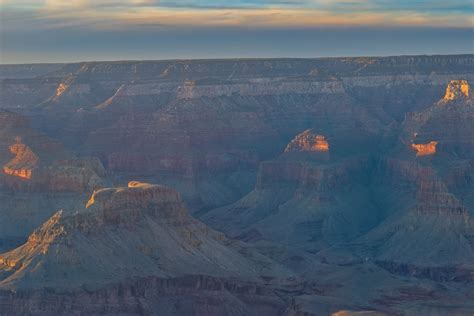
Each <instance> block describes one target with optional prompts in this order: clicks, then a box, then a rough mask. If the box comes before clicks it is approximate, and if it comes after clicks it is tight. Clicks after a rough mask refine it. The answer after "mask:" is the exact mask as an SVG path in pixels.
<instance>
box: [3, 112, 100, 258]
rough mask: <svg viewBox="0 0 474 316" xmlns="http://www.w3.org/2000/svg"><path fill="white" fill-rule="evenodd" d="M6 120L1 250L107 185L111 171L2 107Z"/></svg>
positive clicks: (4, 120)
mask: <svg viewBox="0 0 474 316" xmlns="http://www.w3.org/2000/svg"><path fill="white" fill-rule="evenodd" d="M0 122H1V124H0V165H1V166H2V170H1V172H0V249H7V247H8V244H10V243H12V244H16V243H17V241H18V240H22V239H24V238H26V237H27V235H28V234H29V233H30V232H31V231H32V229H34V228H35V227H37V226H38V225H39V224H40V223H42V222H43V221H44V220H45V219H46V218H48V217H49V216H51V214H52V213H53V212H55V211H56V210H57V209H58V208H61V207H65V206H68V205H74V204H77V203H81V201H82V199H83V198H84V194H89V193H90V192H91V191H92V190H94V189H95V188H98V187H101V186H103V185H104V184H105V183H106V180H105V177H106V174H105V173H106V172H105V170H104V168H103V166H102V164H101V162H100V161H99V160H98V159H93V158H80V159H78V158H74V156H73V155H71V154H69V153H68V152H67V151H65V150H64V148H63V146H62V145H61V144H60V143H59V142H57V141H54V140H51V139H50V138H48V137H47V136H46V135H44V134H42V133H41V132H39V131H37V130H35V129H33V128H31V127H30V125H29V122H28V120H27V119H25V118H24V117H22V116H20V115H18V114H14V113H11V112H6V111H0Z"/></svg>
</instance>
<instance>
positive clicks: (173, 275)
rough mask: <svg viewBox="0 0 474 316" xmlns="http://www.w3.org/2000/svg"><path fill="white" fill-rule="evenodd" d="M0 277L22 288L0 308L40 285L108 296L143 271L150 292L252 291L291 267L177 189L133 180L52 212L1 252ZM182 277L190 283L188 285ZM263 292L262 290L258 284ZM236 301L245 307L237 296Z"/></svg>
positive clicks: (29, 300)
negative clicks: (192, 212)
mask: <svg viewBox="0 0 474 316" xmlns="http://www.w3.org/2000/svg"><path fill="white" fill-rule="evenodd" d="M201 275H202V277H201ZM0 276H1V280H0V291H6V290H9V289H15V292H20V291H22V292H23V293H24V294H23V295H25V296H24V298H25V299H24V300H23V301H22V303H21V304H19V305H16V306H17V307H16V308H17V309H15V305H14V304H12V303H14V302H15V300H16V299H14V300H9V301H5V300H4V301H3V303H1V306H2V310H5V309H6V310H11V311H13V312H14V313H17V312H18V311H19V309H20V308H22V307H20V306H22V305H23V306H24V305H25V304H26V305H30V304H31V305H35V304H36V303H37V302H35V298H34V295H31V296H30V294H29V293H35V292H34V291H35V290H38V289H42V288H45V287H48V288H55V289H56V291H67V292H69V293H70V294H68V298H67V299H68V300H77V299H78V297H75V295H84V294H80V291H79V289H80V288H82V287H87V288H89V289H91V290H93V291H97V289H103V290H99V291H107V292H109V293H110V294H107V295H114V294H112V292H113V291H114V290H113V288H114V287H115V286H119V285H114V283H116V284H120V283H121V282H124V281H125V280H130V281H125V284H124V285H123V286H124V287H125V288H127V287H128V286H133V285H132V284H133V283H134V281H133V280H134V279H135V280H136V279H137V278H142V279H144V280H146V281H144V282H147V283H148V282H150V283H151V288H149V289H148V291H151V290H154V291H163V292H165V295H166V294H168V295H170V294H171V292H172V291H173V289H172V288H173V287H174V288H175V291H177V293H180V292H183V293H185V292H189V294H195V295H198V297H199V295H203V296H204V297H205V295H206V294H205V293H201V294H199V291H197V292H196V288H197V289H201V288H202V290H203V291H213V290H214V291H224V288H228V287H241V288H242V289H241V291H242V292H241V293H239V290H234V289H229V295H232V294H231V293H233V294H236V295H240V294H242V295H252V293H254V291H259V290H258V289H257V290H256V289H255V287H257V288H258V287H259V285H258V283H264V282H263V280H264V279H262V278H266V279H267V280H269V279H273V278H275V277H276V278H285V277H289V276H291V274H290V273H289V272H287V271H286V270H285V269H283V268H281V267H279V265H278V264H275V263H274V262H272V261H271V260H269V259H268V258H266V257H264V256H262V255H259V254H258V253H256V252H255V251H252V250H251V249H249V248H248V247H246V246H245V245H243V244H241V243H238V242H234V241H232V240H228V239H227V238H225V237H224V235H223V234H221V233H218V232H215V231H213V230H211V229H209V228H207V227H206V226H205V225H203V224H201V223H200V222H198V221H197V220H195V219H193V218H191V217H190V216H189V215H188V214H187V211H186V209H185V207H184V204H183V202H182V200H181V198H180V196H179V194H178V193H177V192H176V191H174V190H172V189H170V188H167V187H164V186H159V185H151V184H145V183H140V182H131V183H129V184H128V187H124V188H113V189H100V190H98V191H95V192H94V194H93V195H92V197H91V198H90V200H89V202H88V203H87V205H86V206H85V208H83V209H81V210H78V211H77V212H75V213H73V214H70V215H67V214H66V212H63V211H59V212H57V213H56V214H54V215H53V216H52V217H51V218H50V219H49V220H48V221H46V222H45V223H44V224H43V225H42V226H41V227H40V228H39V229H37V230H36V231H34V232H33V233H32V234H31V235H30V237H29V238H28V241H27V242H26V243H25V244H24V245H22V246H21V247H19V248H17V249H15V250H12V251H10V252H7V253H4V254H2V255H0ZM191 276H192V277H191ZM166 279H168V280H169V281H165V280H166ZM232 279H238V280H239V281H232ZM180 282H181V283H183V284H182V285H181V284H180ZM196 282H197V283H196ZM246 282H247V283H246ZM187 283H191V284H196V285H194V286H191V287H189V286H187V285H186V284H187ZM198 284H199V285H198ZM107 285H111V286H112V287H106V286H107ZM135 286H136V285H135ZM223 287H224V288H223ZM187 288H188V289H187ZM193 288H194V289H193ZM143 290H145V289H143ZM31 291H33V292H31ZM139 291H142V290H139ZM262 291H265V290H264V289H263V286H262ZM75 292H79V293H75ZM2 294H4V293H2ZM156 294H158V293H156ZM156 294H154V295H156ZM264 294H265V293H261V294H257V297H256V298H255V299H254V301H255V302H257V303H258V301H259V300H260V299H259V297H258V296H259V295H261V296H262V298H261V300H262V301H266V300H268V303H272V299H273V300H274V301H275V307H272V306H269V307H268V310H269V311H271V310H275V309H278V308H279V307H280V305H281V302H279V300H278V299H277V298H276V297H273V298H272V295H271V293H268V297H265V295H264ZM89 295H90V294H89ZM135 295H136V294H135ZM141 295H143V293H142V294H141ZM175 295H176V294H175ZM208 295H211V294H208ZM15 297H17V296H16V295H15ZM17 299H18V300H19V299H20V297H19V296H18V298H17ZM90 299H91V300H92V302H95V304H99V303H100V301H99V300H98V298H97V297H90ZM189 299H190V300H191V301H192V300H193V298H192V297H190V298H189ZM219 299H222V300H224V301H227V300H229V298H227V299H226V298H219ZM162 300H164V299H162ZM235 300H236V301H237V299H235ZM61 302H62V299H61V300H59V301H54V298H52V301H51V302H50V304H53V306H50V307H48V309H49V311H53V310H56V311H58V310H59V308H60V307H61V304H62V303H61ZM249 303H251V302H249ZM54 304H59V305H57V306H54ZM124 304H126V303H124ZM208 304H209V305H211V306H210V307H209V308H216V309H217V310H219V309H218V306H215V305H216V303H212V302H209V303H208ZM233 304H234V305H235V304H237V303H236V302H233ZM261 304H264V302H262V303H261ZM31 305H30V306H31ZM133 305H134V304H131V305H130V306H129V308H133V307H134V306H133ZM240 305H242V306H244V307H245V304H244V303H243V302H240ZM238 307H239V306H235V307H234V306H229V307H228V308H229V309H230V310H232V309H233V308H238ZM135 308H137V306H135ZM142 308H146V306H142ZM161 308H164V307H163V306H161ZM247 308H248V307H247ZM262 308H263V309H264V310H265V307H262ZM68 310H69V311H70V312H74V310H73V309H66V310H62V311H61V313H66V312H67V311H68ZM111 311H112V309H111V310H109V311H108V312H109V313H110V312H111ZM76 312H77V310H76Z"/></svg>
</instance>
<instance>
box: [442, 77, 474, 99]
mask: <svg viewBox="0 0 474 316" xmlns="http://www.w3.org/2000/svg"><path fill="white" fill-rule="evenodd" d="M469 96H470V87H469V83H468V82H467V80H451V82H449V84H448V86H447V88H446V94H445V95H444V98H443V100H445V101H453V100H457V99H467V98H469Z"/></svg>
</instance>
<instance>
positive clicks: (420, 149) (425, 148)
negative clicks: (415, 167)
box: [411, 141, 438, 157]
mask: <svg viewBox="0 0 474 316" xmlns="http://www.w3.org/2000/svg"><path fill="white" fill-rule="evenodd" d="M436 145H438V142H435V141H431V142H429V143H427V144H411V147H412V148H413V149H414V150H415V151H416V156H417V157H419V156H429V155H434V154H435V153H436Z"/></svg>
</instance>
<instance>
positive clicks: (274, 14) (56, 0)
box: [0, 0, 474, 29]
mask: <svg viewBox="0 0 474 316" xmlns="http://www.w3.org/2000/svg"><path fill="white" fill-rule="evenodd" d="M0 1H2V2H0V6H1V7H0V9H1V8H2V7H4V9H3V10H2V17H5V16H9V17H10V18H6V19H5V18H3V19H2V20H3V21H2V22H1V24H2V25H1V26H2V28H4V29H14V28H21V29H23V28H28V27H39V28H46V29H55V28H61V27H85V28H99V29H104V28H105V29H107V28H117V27H121V28H126V27H127V26H128V27H134V28H137V27H145V26H153V25H155V26H156V25H161V26H162V25H169V26H177V27H180V26H181V27H187V26H196V27H216V26H240V27H273V28H275V27H315V26H444V27H466V26H467V27H472V25H473V22H474V20H473V11H474V8H473V6H474V4H472V3H471V4H470V3H466V1H464V0H450V1H439V0H399V1H392V0H234V1H228V0H226V1H224V0H212V1H211V0H179V1H178V0H161V1H158V0H101V1H96V0H37V1H33V0H15V1H13V0H0ZM15 12H16V13H15ZM15 14H17V15H18V16H25V15H28V14H30V15H31V17H32V18H31V21H29V22H27V21H25V19H24V18H23V19H21V22H22V23H18V21H19V20H20V19H19V18H18V17H17V18H14V17H13V18H12V16H14V15H15Z"/></svg>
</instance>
